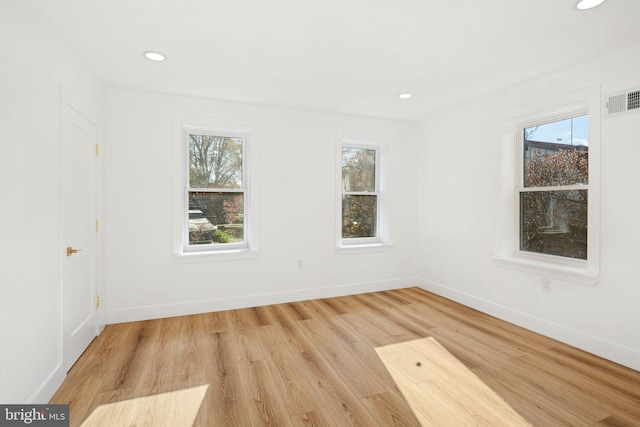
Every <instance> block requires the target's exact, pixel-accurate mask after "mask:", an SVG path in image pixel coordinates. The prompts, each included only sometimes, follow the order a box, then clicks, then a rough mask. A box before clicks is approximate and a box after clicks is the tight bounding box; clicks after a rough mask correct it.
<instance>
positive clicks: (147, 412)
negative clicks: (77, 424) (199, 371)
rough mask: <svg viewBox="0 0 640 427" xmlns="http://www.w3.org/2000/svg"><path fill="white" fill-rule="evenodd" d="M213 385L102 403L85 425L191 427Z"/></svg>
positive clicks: (83, 426)
mask: <svg viewBox="0 0 640 427" xmlns="http://www.w3.org/2000/svg"><path fill="white" fill-rule="evenodd" d="M208 388H209V385H208V384H207V385H202V386H199V387H192V388H186V389H183V390H177V391H172V392H169V393H162V394H156V395H153V396H146V397H139V398H137V399H129V400H123V401H122V402H115V403H109V404H106V405H100V406H98V407H97V408H96V409H95V410H94V411H93V412H92V413H91V415H89V417H88V418H87V419H86V420H85V421H84V422H83V423H82V426H81V427H104V426H154V427H164V426H166V427H183V426H184V427H191V426H192V425H193V422H194V421H195V419H196V416H197V415H198V411H199V410H200V406H201V405H202V400H203V399H204V396H205V394H207V390H208Z"/></svg>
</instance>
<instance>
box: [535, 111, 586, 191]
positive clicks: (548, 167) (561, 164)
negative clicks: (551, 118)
mask: <svg viewBox="0 0 640 427" xmlns="http://www.w3.org/2000/svg"><path fill="white" fill-rule="evenodd" d="M588 129H589V117H588V116H586V115H585V116H580V117H574V118H570V119H566V120H560V121H557V122H552V123H546V124H541V125H538V126H532V127H529V128H525V129H524V150H523V151H524V186H525V187H548V186H552V185H553V186H557V185H573V184H588V183H589V137H588Z"/></svg>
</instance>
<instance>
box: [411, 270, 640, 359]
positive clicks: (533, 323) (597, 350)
mask: <svg viewBox="0 0 640 427" xmlns="http://www.w3.org/2000/svg"><path fill="white" fill-rule="evenodd" d="M416 285H417V286H418V287H420V288H422V289H424V290H426V291H429V292H433V293H434V294H437V295H440V296H442V297H445V298H448V299H450V300H453V301H455V302H458V303H460V304H463V305H465V306H467V307H471V308H474V309H476V310H478V311H481V312H483V313H487V314H490V315H492V316H495V317H497V318H499V319H502V320H505V321H507V322H509V323H513V324H515V325H518V326H521V327H523V328H525V329H529V330H531V331H533V332H537V333H539V334H542V335H545V336H547V337H550V338H553V339H556V340H558V341H562V342H564V343H566V344H569V345H571V346H574V347H576V348H579V349H581V350H584V351H587V352H589V353H592V354H595V355H597V356H600V357H603V358H605V359H607V360H611V361H612V362H616V363H619V364H621V365H623V366H627V367H629V368H631V369H635V370H637V371H640V351H638V350H634V349H632V348H629V347H625V346H623V345H620V344H616V343H614V342H610V341H607V340H605V339H602V338H599V337H597V336H594V335H589V334H586V333H584V332H581V331H578V330H575V329H572V328H569V327H567V326H564V325H561V324H558V323H554V322H550V321H548V320H545V319H543V318H540V317H536V316H532V315H530V314H527V313H524V312H521V311H517V310H514V309H512V308H510V307H507V306H504V305H500V304H496V303H494V302H492V301H489V300H485V299H483V298H478V297H476V296H473V295H470V294H467V293H465V292H461V291H459V290H457V289H453V288H450V287H448V286H445V285H442V284H440V283H435V282H430V281H427V280H419V279H416Z"/></svg>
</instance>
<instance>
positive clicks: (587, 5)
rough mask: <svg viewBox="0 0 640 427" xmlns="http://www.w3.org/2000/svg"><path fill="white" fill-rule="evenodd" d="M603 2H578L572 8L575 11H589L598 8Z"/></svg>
mask: <svg viewBox="0 0 640 427" xmlns="http://www.w3.org/2000/svg"><path fill="white" fill-rule="evenodd" d="M605 1H606V0H579V1H578V2H577V3H576V4H575V6H574V7H575V8H576V9H577V10H589V9H593V8H594V7H596V6H600V5H601V4H602V3H604V2H605Z"/></svg>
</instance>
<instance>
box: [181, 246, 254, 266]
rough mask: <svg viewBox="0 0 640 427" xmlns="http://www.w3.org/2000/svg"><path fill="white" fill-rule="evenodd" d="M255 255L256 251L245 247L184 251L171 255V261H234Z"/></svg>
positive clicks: (185, 262) (187, 262) (252, 257)
mask: <svg viewBox="0 0 640 427" xmlns="http://www.w3.org/2000/svg"><path fill="white" fill-rule="evenodd" d="M257 257H258V251H255V250H254V251H252V250H246V249H242V250H229V251H217V252H186V253H181V254H175V255H174V256H173V262H175V263H177V264H192V263H198V262H217V261H236V260H243V259H254V258H257Z"/></svg>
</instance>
